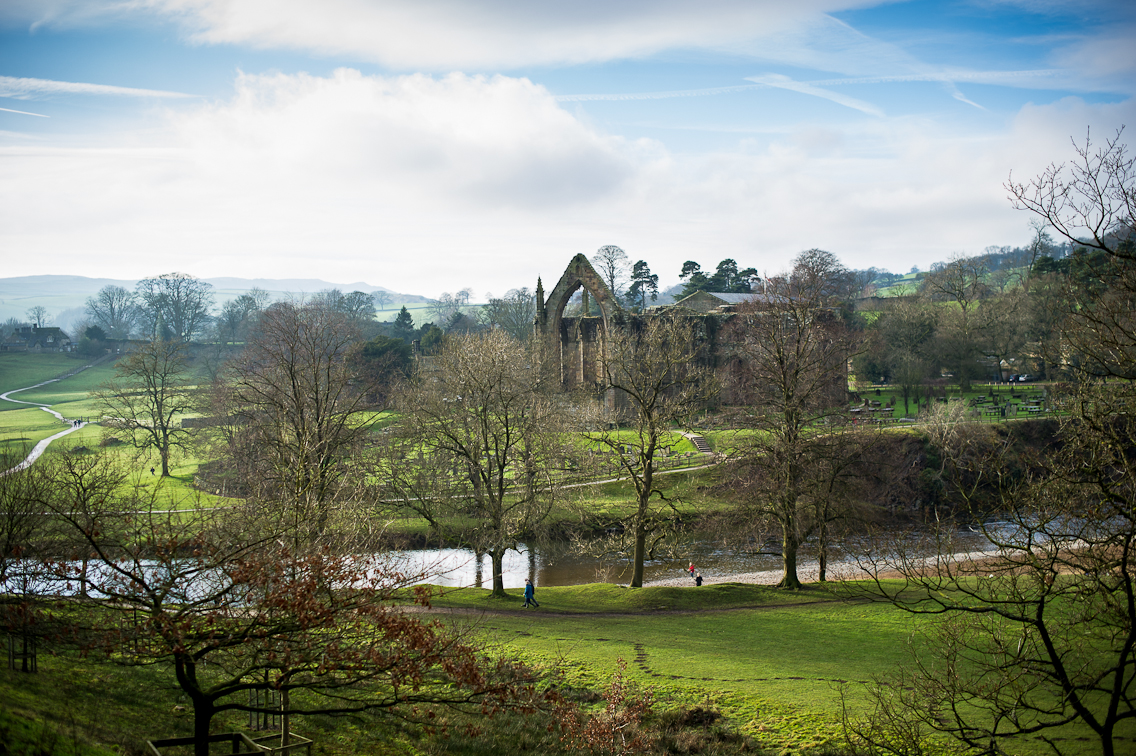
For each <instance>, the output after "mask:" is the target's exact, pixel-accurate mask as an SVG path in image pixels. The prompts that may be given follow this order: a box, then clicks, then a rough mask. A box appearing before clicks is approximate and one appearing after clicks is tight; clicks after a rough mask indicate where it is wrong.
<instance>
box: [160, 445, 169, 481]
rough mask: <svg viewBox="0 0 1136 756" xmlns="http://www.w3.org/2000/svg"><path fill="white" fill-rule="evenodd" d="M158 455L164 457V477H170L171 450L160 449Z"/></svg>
mask: <svg viewBox="0 0 1136 756" xmlns="http://www.w3.org/2000/svg"><path fill="white" fill-rule="evenodd" d="M159 452H160V453H159V454H158V456H159V457H161V458H162V477H163V478H168V477H170V450H169V449H160V450H159Z"/></svg>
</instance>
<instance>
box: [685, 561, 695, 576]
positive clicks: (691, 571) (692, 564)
mask: <svg viewBox="0 0 1136 756" xmlns="http://www.w3.org/2000/svg"><path fill="white" fill-rule="evenodd" d="M686 569H687V570H689V571H690V576H691V577H694V562H691V563H690V566H689V567H687V568H686Z"/></svg>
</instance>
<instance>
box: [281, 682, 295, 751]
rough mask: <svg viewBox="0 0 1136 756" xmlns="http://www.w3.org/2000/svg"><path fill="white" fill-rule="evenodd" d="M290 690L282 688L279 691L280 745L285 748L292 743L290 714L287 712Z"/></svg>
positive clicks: (290, 697)
mask: <svg viewBox="0 0 1136 756" xmlns="http://www.w3.org/2000/svg"><path fill="white" fill-rule="evenodd" d="M290 692H291V691H289V690H288V689H287V688H283V689H282V690H281V691H280V747H281V748H285V747H287V746H289V745H291V743H292V716H291V715H290V714H289V713H288V708H289V704H290V703H291V699H292V696H291V695H289V693H290Z"/></svg>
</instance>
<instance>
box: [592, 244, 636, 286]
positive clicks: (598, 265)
mask: <svg viewBox="0 0 1136 756" xmlns="http://www.w3.org/2000/svg"><path fill="white" fill-rule="evenodd" d="M591 262H592V266H593V267H594V268H595V269H596V272H597V273H599V274H600V278H602V279H603V280H604V283H606V284H607V287H608V288H609V289H611V293H612V294H614V295H615V296H616V297H622V296H623V292H624V289H626V288H627V283H628V281H629V279H630V275H631V260H630V258H628V257H627V253H626V252H624V251H623V250H622V249H620V248H619V247H616V246H615V245H613V244H608V245H606V246H603V247H600V248H599V249H598V250H596V254H595V256H594V257H593V258H592V261H591Z"/></svg>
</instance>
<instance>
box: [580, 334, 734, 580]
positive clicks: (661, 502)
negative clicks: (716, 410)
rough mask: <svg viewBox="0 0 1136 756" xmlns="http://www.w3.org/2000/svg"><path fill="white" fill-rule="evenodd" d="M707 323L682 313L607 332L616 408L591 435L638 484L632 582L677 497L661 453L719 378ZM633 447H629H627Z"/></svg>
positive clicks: (631, 523)
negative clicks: (708, 349)
mask: <svg viewBox="0 0 1136 756" xmlns="http://www.w3.org/2000/svg"><path fill="white" fill-rule="evenodd" d="M703 325H704V324H701V323H698V322H697V321H696V320H691V319H688V318H683V317H681V316H658V317H651V318H646V319H634V320H632V321H631V322H630V323H628V324H627V325H626V326H625V327H623V328H621V329H620V330H618V331H616V332H614V333H611V334H609V335H608V343H607V348H608V352H607V355H606V359H605V360H604V364H603V369H604V382H605V384H606V387H607V388H608V389H609V390H614V408H613V410H612V413H611V414H610V415H609V416H608V417H607V418H605V419H606V421H607V422H603V423H597V426H596V427H594V428H593V429H592V430H590V431H588V432H587V433H586V434H585V436H586V438H588V439H589V441H591V442H592V443H594V444H596V445H597V446H599V447H600V448H602V449H604V450H605V451H606V452H608V453H610V454H611V456H612V458H613V459H614V460H615V463H616V465H617V466H618V468H619V471H620V473H621V474H622V475H626V476H627V477H628V478H629V479H630V480H631V482H632V484H633V485H634V486H635V502H634V511H633V512H632V514H631V515H630V517H629V518H628V522H627V528H626V529H627V531H628V532H629V533H630V534H631V536H632V538H633V539H634V541H633V545H632V552H633V553H632V576H631V587H632V588H641V587H642V586H643V564H644V561H645V560H646V558H647V554H648V553H649V552H653V551H654V549H655V548H656V547H657V545H658V543H659V542H660V541H661V540H662V539H663V538H664V537H665V536H666V530H665V527H666V526H667V525H668V524H670V523H671V522H673V520H674V515H675V511H674V507H675V502H674V501H671V500H668V499H667V497H666V495H665V494H664V492H663V491H662V489H661V488H660V487H659V485H658V482H657V480H656V473H657V472H658V470H659V466H660V462H661V457H662V455H663V454H665V453H666V452H667V451H669V450H670V449H671V448H673V447H674V446H675V445H676V444H677V443H678V442H679V441H680V440H681V439H680V438H679V437H677V436H676V435H673V434H672V433H671V430H672V428H673V427H674V426H676V425H677V426H678V427H679V428H681V427H682V426H683V425H686V424H688V423H689V422H690V421H691V419H692V418H693V417H694V416H695V415H696V414H697V413H698V412H701V411H703V410H705V408H706V407H707V405H708V404H709V403H710V402H711V401H712V400H713V399H714V398H715V397H716V396H717V394H718V389H719V386H718V381H717V379H716V377H715V376H714V374H713V371H712V370H711V369H710V367H709V366H708V365H707V364H705V360H706V355H705V353H704V351H703V349H702V348H701V347H700V344H704V343H705V342H704V339H703V338H702V337H703V336H704V335H705V334H704V333H702V332H700V331H699V330H697V328H698V327H699V326H703ZM628 448H630V451H628Z"/></svg>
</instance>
